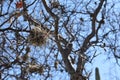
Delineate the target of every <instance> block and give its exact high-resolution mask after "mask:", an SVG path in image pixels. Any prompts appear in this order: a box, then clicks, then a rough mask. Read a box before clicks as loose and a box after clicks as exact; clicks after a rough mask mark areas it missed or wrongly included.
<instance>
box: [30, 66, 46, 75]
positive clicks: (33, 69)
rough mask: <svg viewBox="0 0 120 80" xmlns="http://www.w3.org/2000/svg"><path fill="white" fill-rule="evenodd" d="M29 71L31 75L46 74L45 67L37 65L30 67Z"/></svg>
mask: <svg viewBox="0 0 120 80" xmlns="http://www.w3.org/2000/svg"><path fill="white" fill-rule="evenodd" d="M28 69H29V72H30V73H34V72H38V73H39V74H42V73H43V72H44V67H43V66H40V65H37V64H36V65H35V64H34V65H29V66H28Z"/></svg>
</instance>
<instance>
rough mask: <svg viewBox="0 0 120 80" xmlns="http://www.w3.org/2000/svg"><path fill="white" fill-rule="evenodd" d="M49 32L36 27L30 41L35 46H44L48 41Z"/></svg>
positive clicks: (32, 31)
mask: <svg viewBox="0 0 120 80" xmlns="http://www.w3.org/2000/svg"><path fill="white" fill-rule="evenodd" d="M48 36H49V33H47V32H46V30H42V29H41V27H34V28H33V29H32V30H31V32H30V35H29V37H28V42H29V43H30V44H32V45H34V46H42V45H44V44H45V43H46V41H47V39H48Z"/></svg>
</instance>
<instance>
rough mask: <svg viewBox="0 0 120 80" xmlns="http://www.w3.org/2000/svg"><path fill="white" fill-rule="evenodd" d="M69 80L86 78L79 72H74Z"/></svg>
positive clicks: (83, 79)
mask: <svg viewBox="0 0 120 80" xmlns="http://www.w3.org/2000/svg"><path fill="white" fill-rule="evenodd" d="M70 80H86V78H85V77H84V76H82V75H81V74H78V73H74V74H73V75H71V76H70Z"/></svg>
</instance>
